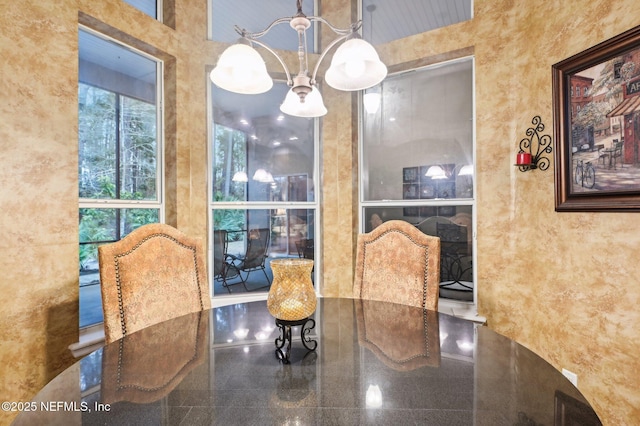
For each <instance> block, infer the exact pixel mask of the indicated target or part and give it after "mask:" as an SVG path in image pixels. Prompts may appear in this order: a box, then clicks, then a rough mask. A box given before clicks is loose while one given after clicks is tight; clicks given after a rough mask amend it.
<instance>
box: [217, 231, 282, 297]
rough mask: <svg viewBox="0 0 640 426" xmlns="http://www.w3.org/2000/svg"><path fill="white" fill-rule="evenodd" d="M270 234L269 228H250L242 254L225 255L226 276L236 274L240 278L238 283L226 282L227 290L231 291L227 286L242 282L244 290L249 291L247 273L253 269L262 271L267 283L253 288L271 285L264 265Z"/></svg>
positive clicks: (229, 276)
mask: <svg viewBox="0 0 640 426" xmlns="http://www.w3.org/2000/svg"><path fill="white" fill-rule="evenodd" d="M270 235H271V232H270V230H269V228H259V229H252V230H250V231H249V232H248V234H247V249H246V251H245V254H244V256H236V255H232V254H227V255H226V259H227V261H226V264H227V266H226V267H227V270H226V278H227V279H228V278H231V277H235V276H236V275H237V276H239V278H240V282H238V283H229V282H228V281H227V282H226V286H225V287H226V288H227V290H229V292H230V291H231V290H230V289H229V286H230V285H235V284H242V285H243V286H244V288H245V290H246V291H251V290H249V288H248V287H247V280H248V279H249V274H251V272H254V271H262V273H263V274H264V276H265V278H266V279H267V283H268V284H267V285H266V286H260V287H258V288H255V289H253V290H259V289H261V288H266V287H269V286H270V285H271V279H270V278H269V275H268V274H267V270H266V267H265V263H266V260H267V257H268V251H269V241H270ZM243 274H244V276H243Z"/></svg>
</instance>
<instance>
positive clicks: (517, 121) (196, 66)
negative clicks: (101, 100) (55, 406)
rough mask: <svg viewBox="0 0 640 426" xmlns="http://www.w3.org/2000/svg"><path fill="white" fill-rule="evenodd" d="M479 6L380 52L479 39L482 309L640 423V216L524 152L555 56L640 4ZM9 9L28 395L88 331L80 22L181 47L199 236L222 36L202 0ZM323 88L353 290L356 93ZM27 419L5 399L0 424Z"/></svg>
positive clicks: (412, 51)
mask: <svg viewBox="0 0 640 426" xmlns="http://www.w3.org/2000/svg"><path fill="white" fill-rule="evenodd" d="M474 3H475V18H474V19H473V20H472V21H469V22H465V23H461V24H458V25H455V26H452V27H450V28H445V29H440V30H435V31H432V32H429V33H426V34H421V35H417V36H414V37H411V38H409V39H406V40H402V41H398V42H393V43H390V44H388V45H385V46H381V48H380V49H379V51H380V53H381V56H382V58H383V60H384V61H385V62H386V63H387V64H389V65H390V67H391V68H392V69H402V68H406V67H408V66H410V64H413V65H415V64H424V63H429V62H433V61H436V60H440V59H441V58H448V57H455V56H460V55H461V54H463V53H465V52H466V53H469V52H474V54H475V58H476V98H477V100H476V110H477V112H476V120H477V122H476V130H477V165H478V167H477V179H478V192H477V193H478V208H477V212H478V278H479V293H480V296H479V309H480V313H481V314H483V315H485V316H486V317H487V318H488V321H489V326H490V327H492V328H494V329H495V330H497V331H498V332H500V333H502V334H505V335H507V336H509V337H512V338H515V339H516V340H518V341H519V342H521V343H523V344H524V345H526V346H527V347H529V348H531V349H532V350H533V351H535V352H537V353H538V354H540V355H542V356H543V357H544V358H546V359H547V360H549V361H550V362H551V363H552V364H553V365H554V366H555V367H557V368H562V367H565V368H568V369H570V370H572V371H574V372H576V373H577V374H578V376H579V388H580V390H581V391H582V392H583V394H584V395H585V396H586V397H587V399H589V401H590V402H591V403H592V405H593V406H594V407H595V409H596V411H597V412H598V413H599V415H600V416H601V418H602V419H603V421H604V423H605V424H606V425H632V424H638V423H640V390H639V389H640V383H639V380H638V371H640V365H639V361H638V360H639V359H640V357H638V353H640V347H639V346H640V343H639V341H640V339H639V337H640V333H639V332H638V327H637V323H638V320H639V317H640V314H639V313H638V312H639V311H638V309H637V306H638V302H639V299H640V282H639V281H640V280H639V279H638V274H637V273H636V272H635V268H634V266H635V263H634V260H635V256H634V255H635V251H636V250H637V248H638V247H640V233H638V232H637V231H635V227H634V221H636V220H637V217H638V216H637V215H636V214H631V213H624V214H609V213H603V214H589V213H563V214H557V213H555V212H554V209H553V200H554V198H553V197H554V196H553V170H552V169H553V167H552V168H551V169H550V170H548V171H546V172H540V171H533V172H528V173H521V172H519V171H517V170H516V169H515V167H513V166H512V164H513V157H514V155H515V153H516V151H517V143H518V141H519V140H520V139H522V138H523V137H524V134H525V133H524V132H525V131H526V128H527V127H528V126H529V125H530V122H531V118H532V117H533V116H534V115H537V114H539V115H540V116H541V117H542V120H543V122H544V123H545V124H546V125H547V130H548V132H549V134H552V127H553V126H552V125H553V123H552V102H551V65H552V64H553V63H555V62H558V61H559V60H561V59H564V58H566V57H568V56H570V55H572V54H574V53H577V52H580V51H581V50H584V49H585V48H587V47H589V46H592V45H594V44H596V43H598V42H600V41H602V40H605V39H607V38H609V37H612V36H614V35H616V34H618V33H620V32H623V31H625V30H627V29H629V28H631V27H633V26H634V25H636V24H637V23H638V21H637V16H640V3H638V2H637V1H636V0H619V1H616V2H611V1H609V0H592V1H589V2H585V1H578V0H563V1H559V0H556V1H550V0H547V1H543V0H531V1H526V2H525V1H519V2H516V1H513V0H510V1H508V0H502V1H500V0H492V1H489V0H475V2H474ZM0 8H1V10H2V11H3V13H2V14H0V48H1V51H2V57H3V60H2V61H1V62H0V69H1V70H2V79H0V93H2V99H3V102H1V103H0V154H1V155H0V210H1V214H0V233H1V235H2V238H1V239H0V283H1V289H2V292H1V294H2V296H1V299H0V308H1V312H2V314H1V316H0V335H1V337H2V338H1V340H0V342H1V345H0V361H2V367H1V370H0V377H2V380H1V381H0V397H1V399H2V400H16V401H18V400H25V399H28V398H30V397H31V396H32V395H33V394H34V393H35V392H36V391H37V390H38V389H40V388H41V387H42V386H43V385H44V384H45V383H46V382H47V381H48V380H49V379H51V378H52V377H53V376H54V375H55V374H56V373H57V372H59V371H60V370H61V369H62V368H64V367H65V366H66V365H68V364H69V362H70V361H71V359H70V356H69V352H68V350H67V346H68V345H69V344H71V343H73V342H75V341H76V340H77V324H78V306H77V300H78V289H77V288H78V287H77V286H78V277H77V219H76V217H77V202H78V200H77V179H76V175H77V93H76V91H77V28H78V22H79V19H80V20H81V21H82V22H83V23H85V24H87V25H89V26H91V27H94V28H97V29H100V30H101V31H104V32H106V33H107V34H110V35H112V36H114V37H116V38H121V39H123V40H124V41H127V42H130V43H131V44H133V45H135V46H136V47H139V48H140V49H142V50H146V51H148V52H150V53H153V54H155V55H157V56H159V57H161V58H163V59H164V60H165V61H166V64H167V67H166V68H167V70H166V73H167V77H166V81H165V91H166V97H167V99H166V100H167V104H166V109H167V111H166V113H165V115H166V117H167V121H166V124H167V135H166V136H167V144H168V148H167V163H168V164H169V167H168V172H167V178H168V182H167V189H168V195H167V199H168V205H169V207H168V212H167V217H168V221H169V222H170V223H173V224H176V225H177V226H178V227H180V228H181V229H183V230H185V231H186V232H188V233H190V234H193V235H199V236H206V224H207V212H206V199H207V196H206V176H207V172H206V162H205V158H206V154H207V150H206V129H207V126H206V87H207V86H206V85H207V82H206V78H207V77H206V69H207V67H210V66H212V65H213V64H214V62H215V59H216V58H217V56H218V54H219V53H220V52H221V50H222V48H223V47H224V46H219V45H218V44H216V43H211V42H207V41H206V2H205V1H204V0H201V1H198V2H195V1H191V0H176V1H175V19H174V20H172V21H173V22H175V30H174V29H173V28H170V27H168V26H165V25H163V24H160V23H158V22H154V21H153V20H151V19H149V18H148V17H146V16H145V15H143V14H142V13H140V12H138V11H136V10H135V9H133V8H131V7H130V6H128V5H126V4H124V3H123V2H120V1H115V0H114V1H103V2H95V1H92V0H59V1H56V2H40V1H35V0H29V1H24V2H9V1H8V0H0ZM79 10H80V11H82V14H81V15H80V17H79V14H78V12H79ZM352 14H353V7H352V6H351V5H350V2H349V1H348V0H324V1H323V15H324V16H325V17H327V18H329V19H330V20H332V21H335V23H336V24H338V25H343V24H344V22H347V21H349V19H348V17H349V15H352ZM343 21H344V22H343ZM451 52H454V53H451ZM461 52H462V53H461ZM269 63H270V65H271V62H269ZM324 96H325V102H326V104H327V107H328V108H329V111H330V112H329V114H328V115H327V117H326V118H325V119H324V120H323V128H322V131H323V144H324V145H323V148H322V161H323V166H322V179H323V192H322V203H323V204H322V212H323V221H324V222H323V223H324V226H323V244H324V247H323V248H324V254H323V261H324V264H323V271H322V274H323V279H324V281H323V287H322V288H323V292H324V294H325V295H327V296H345V297H349V296H350V295H351V278H352V269H351V268H352V265H353V263H352V261H351V256H352V255H353V253H354V251H355V250H354V238H355V233H356V231H357V192H356V190H357V180H356V179H355V178H354V176H357V175H355V172H356V168H355V167H353V166H354V165H355V164H356V163H357V154H356V151H355V149H354V146H355V145H354V140H355V139H356V131H355V129H356V125H355V124H354V123H355V122H354V119H353V114H352V106H353V98H352V96H351V95H349V94H344V93H337V92H336V91H334V90H332V89H326V90H325V91H324ZM12 417H13V416H12V414H11V413H2V414H0V423H6V422H7V421H8V420H9V419H10V418H12Z"/></svg>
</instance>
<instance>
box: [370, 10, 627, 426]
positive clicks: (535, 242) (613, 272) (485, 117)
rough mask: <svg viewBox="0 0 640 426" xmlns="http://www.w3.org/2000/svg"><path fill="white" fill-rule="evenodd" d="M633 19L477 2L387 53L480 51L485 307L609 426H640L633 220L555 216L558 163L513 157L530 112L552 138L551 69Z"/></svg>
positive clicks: (414, 57) (493, 321)
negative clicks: (563, 373)
mask: <svg viewBox="0 0 640 426" xmlns="http://www.w3.org/2000/svg"><path fill="white" fill-rule="evenodd" d="M638 16H640V3H638V2H637V1H634V0H628V1H618V2H610V1H608V0H594V1H589V2H584V1H562V2H561V1H540V0H537V1H527V2H524V1H520V2H516V1H512V0H511V1H507V0H504V1H482V0H477V1H475V18H474V19H473V20H472V21H469V22H465V23H461V24H458V25H455V26H452V27H450V28H445V29H440V30H436V31H432V32H429V33H425V34H421V35H417V36H415V37H411V38H410V39H408V40H402V41H399V42H394V43H390V44H389V45H386V46H384V47H383V48H381V49H380V51H381V55H382V56H383V58H384V60H385V61H386V62H387V63H388V64H392V65H396V64H403V63H412V62H415V61H418V62H421V61H422V62H425V61H426V62H429V61H428V58H429V57H431V56H437V55H441V54H444V53H446V52H451V51H456V50H459V49H465V48H467V47H473V50H474V54H475V58H476V131H477V137H476V143H477V179H478V191H477V199H478V204H477V206H478V207H477V213H478V229H477V231H478V243H477V244H478V264H477V267H478V281H479V282H478V289H479V290H478V291H479V311H480V314H482V315H484V316H486V317H487V319H488V324H489V326H490V327H492V328H493V329H495V330H496V331H498V332H500V333H502V334H504V335H506V336H509V337H512V338H514V339H515V340H517V341H518V342H520V343H522V344H524V345H525V346H527V347H529V348H530V349H532V350H533V351H535V352H536V353H538V354H539V355H541V356H542V357H544V358H545V359H547V360H548V361H549V362H551V363H552V364H553V365H554V366H555V367H556V368H558V369H561V368H567V369H569V370H571V371H574V372H575V373H577V374H578V385H579V389H580V390H581V391H582V393H583V394H584V395H585V396H586V397H587V399H588V400H589V401H590V402H591V404H592V405H593V406H594V408H595V409H596V411H597V412H598V414H599V415H600V416H601V418H602V420H603V422H604V423H605V424H608V425H633V424H638V423H640V375H639V374H638V371H640V357H639V356H638V353H640V339H639V332H638V325H637V324H638V321H639V320H640V313H639V310H638V309H637V306H638V302H639V301H640V279H639V274H638V272H637V271H636V267H635V266H636V263H635V260H636V257H637V251H638V249H640V233H639V232H638V231H637V227H636V226H635V225H634V223H635V222H637V221H638V216H637V214H633V213H617V214H612V213H601V214H593V213H562V214H558V213H556V212H555V211H554V172H553V166H552V167H551V168H550V169H549V170H547V171H539V170H536V171H532V172H527V173H522V172H519V171H518V170H517V169H516V168H515V167H513V163H514V157H515V154H516V152H517V150H518V142H519V141H520V140H521V139H522V138H524V137H525V136H526V134H525V131H526V129H527V128H528V127H529V126H530V125H531V119H532V118H533V116H535V115H540V116H541V117H542V121H543V123H544V124H546V126H547V127H546V132H545V133H547V134H550V135H551V136H553V121H552V91H551V66H552V65H553V64H554V63H556V62H558V61H560V60H562V59H564V58H567V57H569V56H571V55H573V54H575V53H578V52H580V51H582V50H584V49H586V48H588V47H590V46H592V45H595V44H597V43H598V42H601V41H603V40H605V39H607V38H610V37H613V36H615V35H616V34H619V33H621V32H623V31H626V30H628V29H630V28H632V27H634V26H635V25H637V24H638V23H639V22H638V20H637V17H638ZM424 58H427V59H426V60H425V59H424ZM400 67H402V66H400Z"/></svg>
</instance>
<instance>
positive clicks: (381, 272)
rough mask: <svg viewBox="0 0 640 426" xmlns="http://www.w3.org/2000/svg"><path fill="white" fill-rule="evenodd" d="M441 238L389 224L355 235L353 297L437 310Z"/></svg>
mask: <svg viewBox="0 0 640 426" xmlns="http://www.w3.org/2000/svg"><path fill="white" fill-rule="evenodd" d="M439 283H440V238H438V237H435V236H431V235H426V234H424V233H423V232H421V231H420V230H419V229H417V228H416V227H415V226H413V225H411V224H410V223H408V222H405V221H401V220H390V221H387V222H385V223H383V224H382V225H380V226H378V227H377V228H376V229H374V230H373V231H371V232H369V233H368V234H360V235H358V246H357V255H356V276H355V279H354V286H353V296H354V297H355V298H359V299H368V300H383V301H388V302H393V303H399V304H403V305H409V306H417V307H421V308H426V309H430V310H434V311H437V310H438V293H439Z"/></svg>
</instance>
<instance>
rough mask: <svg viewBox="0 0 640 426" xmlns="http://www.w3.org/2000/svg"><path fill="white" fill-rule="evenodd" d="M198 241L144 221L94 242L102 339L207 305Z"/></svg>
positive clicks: (207, 287) (209, 300) (207, 292)
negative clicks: (104, 241) (114, 238)
mask: <svg viewBox="0 0 640 426" xmlns="http://www.w3.org/2000/svg"><path fill="white" fill-rule="evenodd" d="M202 250H203V248H202V243H201V240H200V239H198V238H192V237H188V236H186V235H185V234H183V233H182V232H180V231H179V230H177V229H176V228H174V227H172V226H169V225H165V224H159V223H154V224H149V225H144V226H141V227H140V228H138V229H136V230H134V231H132V232H131V233H130V234H129V235H127V236H126V237H124V238H123V239H122V240H120V241H117V242H115V243H112V244H106V245H103V246H100V247H98V259H99V263H100V287H101V292H102V308H103V312H104V332H105V340H106V342H107V343H110V342H112V341H114V340H117V339H119V338H121V337H123V336H125V335H127V334H130V333H133V332H135V331H137V330H140V329H142V328H145V327H147V326H149V325H152V324H156V323H159V322H162V321H165V320H168V319H170V318H174V317H177V316H180V315H185V314H188V313H191V312H197V311H201V310H204V309H209V308H210V307H211V298H210V296H209V285H208V280H207V273H206V269H205V263H204V257H203V252H202Z"/></svg>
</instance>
